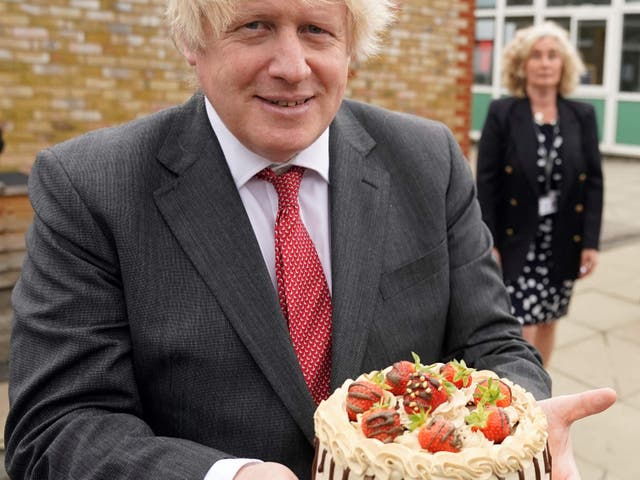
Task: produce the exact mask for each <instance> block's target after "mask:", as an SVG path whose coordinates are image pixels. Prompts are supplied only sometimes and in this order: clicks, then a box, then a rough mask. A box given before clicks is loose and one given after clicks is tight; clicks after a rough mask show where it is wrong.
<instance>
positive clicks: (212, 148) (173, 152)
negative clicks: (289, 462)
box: [155, 95, 315, 441]
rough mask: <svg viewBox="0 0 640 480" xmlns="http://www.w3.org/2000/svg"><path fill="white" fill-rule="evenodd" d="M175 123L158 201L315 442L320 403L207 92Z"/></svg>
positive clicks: (164, 151) (162, 158) (165, 152)
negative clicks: (212, 120) (168, 173)
mask: <svg viewBox="0 0 640 480" xmlns="http://www.w3.org/2000/svg"><path fill="white" fill-rule="evenodd" d="M175 125H176V127H175V128H174V131H172V133H171V134H170V135H169V136H168V138H167V141H166V142H165V145H164V147H163V149H162V150H161V152H160V154H159V160H160V162H161V163H163V164H164V165H165V166H166V167H167V168H169V169H170V170H172V171H173V172H174V173H175V174H176V177H175V178H174V179H172V180H171V181H169V182H168V183H167V184H166V185H164V186H163V187H161V188H160V189H158V190H157V191H156V192H155V201H156V204H157V206H158V208H159V209H160V211H161V213H162V215H163V217H164V219H165V221H166V222H167V224H168V225H169V227H170V228H171V230H172V232H173V234H174V235H175V237H176V238H177V240H178V241H179V242H180V245H181V246H182V248H183V249H184V251H185V253H186V254H187V255H188V256H189V258H190V259H191V261H192V263H193V265H194V267H195V268H196V269H197V270H198V272H199V273H200V275H201V276H202V278H203V279H204V281H205V282H206V283H207V285H208V286H209V288H210V290H211V292H212V294H213V295H214V296H215V298H216V300H217V302H218V303H219V305H220V307H221V308H222V310H223V311H224V313H225V315H226V316H227V317H228V319H229V321H230V323H231V324H232V325H233V327H234V329H235V330H236V332H237V334H238V336H239V337H240V338H241V339H242V341H243V342H244V343H245V345H246V347H247V349H248V350H249V352H250V353H251V355H252V356H253V358H254V360H255V362H256V364H257V365H259V366H260V368H261V369H262V371H263V373H264V375H265V377H266V378H267V379H268V380H269V382H270V383H271V385H272V387H273V389H274V390H275V391H276V392H277V394H278V395H279V396H280V398H281V400H282V402H283V403H284V404H285V405H286V406H287V408H288V409H289V411H290V412H291V415H292V416H293V418H295V419H296V421H297V423H298V424H299V425H300V427H301V429H302V430H303V432H304V433H305V435H306V436H307V438H308V439H309V440H310V441H311V440H312V439H313V423H312V422H311V420H310V419H311V418H312V416H313V411H314V409H315V405H314V403H313V400H312V398H311V395H310V393H309V391H308V389H307V387H306V384H305V382H304V378H303V376H302V372H301V370H300V367H299V364H298V361H297V358H296V355H295V352H294V350H293V347H292V345H291V341H290V337H289V332H288V330H287V326H286V322H285V319H284V317H283V316H282V313H281V311H280V307H279V303H278V298H277V295H276V292H275V289H274V288H273V285H272V283H271V280H270V279H269V275H268V273H267V270H266V267H265V265H264V261H263V258H262V254H261V252H260V248H259V246H258V243H257V240H256V239H255V235H254V233H253V229H252V227H251V223H250V222H249V219H248V216H247V215H246V212H245V210H244V207H243V204H242V201H241V199H240V195H239V193H238V190H237V188H236V186H235V183H234V181H233V178H232V176H231V174H230V172H229V169H228V167H227V164H226V162H225V160H224V156H223V154H222V151H221V149H220V146H219V144H218V142H217V140H216V138H215V135H214V134H213V131H212V130H211V126H210V124H209V121H208V118H207V116H206V111H205V108H204V99H203V97H202V95H196V96H195V97H194V98H193V99H192V100H191V101H190V102H189V103H188V104H187V106H186V107H185V108H184V111H183V115H182V118H180V119H178V121H176V123H175ZM283 373H286V374H283Z"/></svg>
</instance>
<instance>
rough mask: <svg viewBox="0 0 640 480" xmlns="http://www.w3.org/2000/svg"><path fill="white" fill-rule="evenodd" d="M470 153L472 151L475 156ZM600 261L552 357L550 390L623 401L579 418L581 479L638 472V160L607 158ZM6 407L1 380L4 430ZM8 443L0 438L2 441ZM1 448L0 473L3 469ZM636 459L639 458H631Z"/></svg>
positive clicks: (623, 478)
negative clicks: (602, 390) (609, 395)
mask: <svg viewBox="0 0 640 480" xmlns="http://www.w3.org/2000/svg"><path fill="white" fill-rule="evenodd" d="M471 158H472V160H473V155H472V156H471ZM603 169H604V176H605V206H604V217H603V229H602V243H601V253H600V264H599V265H598V268H597V270H596V272H595V273H594V274H593V275H592V276H590V277H588V278H586V279H584V280H581V281H579V282H578V283H577V285H576V287H575V290H574V295H573V299H572V302H571V308H570V311H569V315H568V316H567V317H565V318H563V319H562V320H560V323H559V325H558V337H557V343H556V349H555V351H554V354H553V356H552V358H551V361H550V364H549V373H550V374H551V377H552V379H553V394H554V395H565V394H570V393H577V392H581V391H584V390H587V389H591V388H596V387H605V386H607V387H612V388H614V389H615V390H616V391H617V393H618V401H617V402H616V404H615V405H614V406H613V407H611V408H610V409H609V410H607V411H606V412H603V413H601V414H599V415H596V416H593V417H589V418H586V419H583V420H580V421H578V422H576V423H575V424H574V426H573V428H572V441H573V446H574V452H575V456H576V461H577V463H578V467H579V469H580V472H581V476H582V480H637V479H638V478H640V461H638V460H637V457H635V455H637V454H638V453H637V450H638V448H637V445H636V444H637V439H636V435H637V432H636V431H635V430H634V428H638V427H640V214H639V213H638V211H639V210H640V161H639V160H624V159H606V160H605V161H604V163H603ZM7 411H8V401H7V384H6V382H4V383H3V382H0V434H1V433H2V432H3V431H4V419H5V418H6V414H7ZM3 444H4V442H3V441H2V438H0V447H1V446H2V445H3ZM3 458H4V452H3V451H2V449H1V448H0V462H1V464H0V480H8V477H7V476H6V473H5V472H4V468H3V465H4V461H3ZM634 459H636V460H634Z"/></svg>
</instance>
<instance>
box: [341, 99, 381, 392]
mask: <svg viewBox="0 0 640 480" xmlns="http://www.w3.org/2000/svg"><path fill="white" fill-rule="evenodd" d="M374 146H375V142H374V141H373V139H372V138H371V137H370V136H369V135H368V134H367V133H366V132H365V131H364V129H363V128H362V126H361V125H360V123H359V122H358V121H357V120H356V119H355V118H353V116H352V115H351V113H350V111H349V110H348V108H347V107H345V106H343V107H342V109H341V110H340V112H339V114H338V116H337V117H336V120H335V121H334V123H333V125H332V128H331V133H330V158H331V167H330V199H331V200H330V201H331V251H332V278H333V289H332V290H333V298H332V300H333V365H332V373H331V387H332V389H335V388H337V387H338V386H340V385H341V384H342V383H343V382H344V380H345V379H347V378H354V377H355V376H357V375H358V374H359V373H361V372H360V365H361V364H362V360H363V357H364V353H365V345H366V340H367V335H368V333H369V322H370V319H371V318H372V317H373V309H374V306H375V304H376V300H377V296H378V285H379V279H380V272H381V266H382V258H383V246H384V245H383V238H384V229H385V219H386V215H387V208H388V198H389V174H388V172H387V171H386V170H385V169H383V168H381V167H379V166H378V163H377V162H376V155H375V154H373V153H371V154H370V153H369V152H370V151H371V150H372V148H373V147H374Z"/></svg>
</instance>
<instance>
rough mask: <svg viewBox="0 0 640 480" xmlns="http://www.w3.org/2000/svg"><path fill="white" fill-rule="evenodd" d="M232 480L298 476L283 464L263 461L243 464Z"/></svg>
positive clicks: (290, 479) (285, 479) (276, 479)
mask: <svg viewBox="0 0 640 480" xmlns="http://www.w3.org/2000/svg"><path fill="white" fill-rule="evenodd" d="M233 480H298V477H296V476H295V474H294V473H293V472H292V471H291V470H289V469H288V468H287V467H285V466H284V465H281V464H279V463H273V462H264V463H250V464H248V465H245V466H244V467H242V468H241V469H240V470H238V473H236V476H235V477H233Z"/></svg>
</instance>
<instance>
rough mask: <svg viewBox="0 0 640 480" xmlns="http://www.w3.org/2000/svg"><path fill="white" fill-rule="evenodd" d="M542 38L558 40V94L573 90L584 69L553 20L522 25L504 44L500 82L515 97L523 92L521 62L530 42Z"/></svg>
mask: <svg viewBox="0 0 640 480" xmlns="http://www.w3.org/2000/svg"><path fill="white" fill-rule="evenodd" d="M542 38H553V39H554V40H555V41H556V43H557V44H558V51H559V52H560V55H561V57H562V74H561V77H560V84H559V85H558V92H559V93H560V94H561V95H562V96H566V95H569V94H570V93H571V92H573V91H574V90H575V88H576V86H577V85H578V82H579V81H580V75H582V73H583V72H584V64H583V63H582V59H581V58H580V54H579V53H578V51H577V50H576V49H575V47H574V46H573V44H572V43H571V41H570V40H569V34H568V33H567V31H566V30H564V29H563V28H562V27H560V26H559V25H557V24H556V23H554V22H545V23H542V24H540V25H534V26H532V27H528V28H524V29H521V30H518V31H517V32H516V35H515V37H514V38H513V40H512V41H511V42H509V44H508V45H507V46H506V47H505V48H504V51H503V70H502V82H503V84H504V86H505V87H506V88H507V89H508V90H509V91H510V92H511V94H512V95H515V96H516V97H524V96H526V86H527V78H526V74H525V64H526V63H527V60H528V59H529V56H530V55H531V50H532V49H533V46H534V45H535V44H536V42H538V40H540V39H542Z"/></svg>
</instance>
